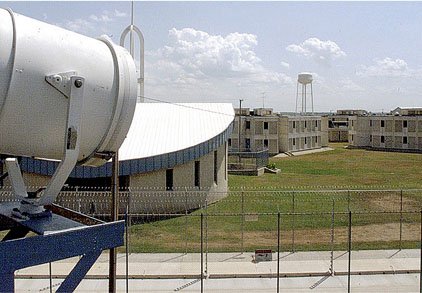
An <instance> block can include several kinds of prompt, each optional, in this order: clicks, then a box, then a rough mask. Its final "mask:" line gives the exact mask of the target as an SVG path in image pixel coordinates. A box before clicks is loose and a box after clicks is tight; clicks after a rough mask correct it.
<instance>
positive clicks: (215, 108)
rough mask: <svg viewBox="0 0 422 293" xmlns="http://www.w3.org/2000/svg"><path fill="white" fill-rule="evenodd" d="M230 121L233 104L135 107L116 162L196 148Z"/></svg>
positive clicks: (232, 117) (219, 131) (150, 104)
mask: <svg viewBox="0 0 422 293" xmlns="http://www.w3.org/2000/svg"><path fill="white" fill-rule="evenodd" d="M233 119H234V110H233V106H232V104H223V103H185V104H170V103H138V104H137V106H136V110H135V115H134V117H133V121H132V125H131V126H130V129H129V132H128V134H127V137H126V139H125V141H124V142H123V144H122V146H121V147H120V150H119V159H120V160H121V161H124V160H133V159H141V158H147V157H152V156H157V155H161V154H166V153H171V152H175V151H179V150H183V149H186V148H189V147H192V146H195V145H198V144H200V143H203V142H205V141H207V140H209V139H211V138H213V137H215V136H217V135H218V134H220V133H222V132H224V131H225V130H226V129H227V128H228V127H229V126H230V124H231V123H232V121H233Z"/></svg>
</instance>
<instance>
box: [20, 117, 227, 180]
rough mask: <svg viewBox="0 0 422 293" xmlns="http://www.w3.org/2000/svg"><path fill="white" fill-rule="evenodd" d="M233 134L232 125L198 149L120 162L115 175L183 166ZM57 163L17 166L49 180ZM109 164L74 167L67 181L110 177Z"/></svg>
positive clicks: (38, 161) (25, 162)
mask: <svg viewBox="0 0 422 293" xmlns="http://www.w3.org/2000/svg"><path fill="white" fill-rule="evenodd" d="M232 131H233V122H232V123H231V124H230V126H229V127H228V128H227V129H226V130H225V131H223V132H222V133H220V134H219V135H217V136H215V137H213V138H211V139H210V140H207V141H205V142H203V143H200V144H198V145H195V146H192V147H189V148H187V149H183V150H180V151H175V152H171V153H166V154H161V155H157V156H153V157H148V158H142V159H133V160H126V161H120V165H119V167H120V168H119V175H120V176H122V175H123V176H124V175H134V174H140V173H147V172H153V171H157V170H161V169H171V168H174V167H175V166H177V165H181V164H185V163H187V162H189V161H193V160H196V159H198V158H200V157H203V156H205V155H206V154H208V153H210V152H212V151H215V150H217V149H218V148H219V147H220V146H221V145H223V144H224V143H225V142H226V141H227V140H228V139H229V137H230V135H231V133H232ZM58 165H59V162H55V161H47V160H41V159H33V158H27V157H23V158H22V160H21V162H20V166H21V169H22V171H23V172H26V173H36V174H40V175H46V176H53V174H54V171H55V170H56V168H57V166H58ZM110 176H111V163H110V162H108V163H106V164H104V165H102V166H100V167H89V166H76V167H75V168H74V169H73V171H72V173H70V176H69V177H72V178H96V177H110Z"/></svg>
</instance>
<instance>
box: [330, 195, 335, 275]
mask: <svg viewBox="0 0 422 293" xmlns="http://www.w3.org/2000/svg"><path fill="white" fill-rule="evenodd" d="M334 204H335V201H334V198H333V207H332V210H331V255H330V272H331V276H334V207H335V206H334Z"/></svg>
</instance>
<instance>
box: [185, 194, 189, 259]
mask: <svg viewBox="0 0 422 293" xmlns="http://www.w3.org/2000/svg"><path fill="white" fill-rule="evenodd" d="M185 254H188V191H187V188H185Z"/></svg>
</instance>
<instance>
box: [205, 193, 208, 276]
mask: <svg viewBox="0 0 422 293" xmlns="http://www.w3.org/2000/svg"><path fill="white" fill-rule="evenodd" d="M205 276H208V199H207V198H205Z"/></svg>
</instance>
